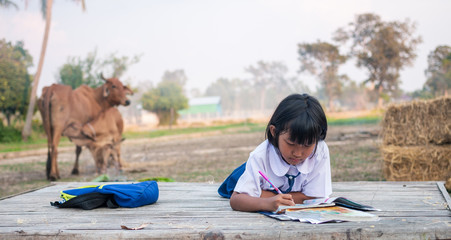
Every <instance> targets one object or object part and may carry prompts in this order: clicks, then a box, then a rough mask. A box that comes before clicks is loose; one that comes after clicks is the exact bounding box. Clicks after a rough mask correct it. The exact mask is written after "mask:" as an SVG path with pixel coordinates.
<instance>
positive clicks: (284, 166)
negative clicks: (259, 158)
mask: <svg viewBox="0 0 451 240" xmlns="http://www.w3.org/2000/svg"><path fill="white" fill-rule="evenodd" d="M268 145H269V151H268V154H269V156H268V157H269V159H270V160H269V165H270V166H271V169H272V171H273V172H274V174H276V175H277V176H279V177H282V176H285V174H287V173H288V170H289V169H290V166H291V165H290V164H288V163H286V162H285V161H284V160H283V158H282V154H281V153H280V151H279V149H278V148H276V147H274V146H273V145H272V144H271V143H269V144H268ZM314 156H315V154H313V153H312V154H310V156H309V157H308V158H307V159H305V161H304V162H302V163H300V164H298V165H296V166H295V167H296V168H297V169H298V171H299V172H301V173H302V174H307V173H310V172H311V171H313V168H314V166H315V162H314Z"/></svg>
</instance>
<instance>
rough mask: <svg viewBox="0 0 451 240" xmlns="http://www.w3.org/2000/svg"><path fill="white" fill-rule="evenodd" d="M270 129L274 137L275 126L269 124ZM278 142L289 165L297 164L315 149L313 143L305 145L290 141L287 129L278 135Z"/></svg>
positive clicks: (281, 152)
mask: <svg viewBox="0 0 451 240" xmlns="http://www.w3.org/2000/svg"><path fill="white" fill-rule="evenodd" d="M270 131H271V134H272V135H273V137H274V136H275V127H274V126H273V125H271V126H270ZM278 144H279V151H280V154H282V157H283V160H285V162H286V163H288V164H290V165H297V164H299V163H301V162H303V161H305V159H307V158H308V157H309V156H310V154H312V152H313V150H315V144H311V145H308V146H307V145H302V144H297V143H294V142H292V141H291V140H290V133H289V132H288V131H286V132H284V133H282V134H280V135H279V139H278Z"/></svg>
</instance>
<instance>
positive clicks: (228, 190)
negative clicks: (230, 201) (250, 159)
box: [218, 162, 246, 198]
mask: <svg viewBox="0 0 451 240" xmlns="http://www.w3.org/2000/svg"><path fill="white" fill-rule="evenodd" d="M244 170H246V162H245V163H243V164H242V165H241V166H239V167H238V168H236V169H235V170H233V172H232V173H231V174H230V175H229V176H228V177H227V178H226V179H225V180H224V182H223V183H222V184H221V186H220V187H219V189H218V193H219V195H221V196H223V197H225V198H230V197H231V196H232V193H233V190H234V189H235V186H236V183H237V182H238V179H240V177H241V175H243V173H244Z"/></svg>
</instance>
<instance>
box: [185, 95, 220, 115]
mask: <svg viewBox="0 0 451 240" xmlns="http://www.w3.org/2000/svg"><path fill="white" fill-rule="evenodd" d="M178 113H179V114H180V119H183V120H187V121H192V120H209V119H215V118H220V117H221V115H222V108H221V97H219V96H211V97H200V98H192V99H190V100H189V102H188V108H187V109H183V110H180V111H178Z"/></svg>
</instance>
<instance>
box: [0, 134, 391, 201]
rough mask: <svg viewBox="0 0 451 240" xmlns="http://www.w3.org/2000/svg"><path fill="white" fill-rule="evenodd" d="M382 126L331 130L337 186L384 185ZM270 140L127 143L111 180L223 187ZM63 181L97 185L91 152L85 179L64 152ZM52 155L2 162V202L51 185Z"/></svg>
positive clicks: (240, 137) (85, 156) (217, 137)
mask: <svg viewBox="0 0 451 240" xmlns="http://www.w3.org/2000/svg"><path fill="white" fill-rule="evenodd" d="M378 133H379V126H377V125H357V126H337V127H329V130H328V135H327V138H326V142H327V144H328V146H329V150H330V155H331V167H332V176H333V181H360V180H361V181H371V180H375V181H377V180H383V176H382V170H381V167H382V157H381V155H380V153H379V142H380V141H379V139H378ZM263 140H264V133H263V132H253V133H249V131H248V129H246V128H239V129H238V128H236V129H229V130H226V131H217V132H207V133H201V134H189V135H177V136H166V137H158V138H152V139H133V140H125V142H124V143H123V144H122V158H123V159H124V161H125V162H126V163H127V166H125V167H124V169H123V171H122V172H118V171H116V169H115V168H114V167H111V168H109V169H108V176H109V179H110V181H137V180H139V179H144V178H155V177H164V178H171V179H173V180H175V181H181V182H214V183H218V182H222V181H223V180H224V179H225V178H226V177H227V176H228V174H230V172H232V171H233V169H235V168H236V167H237V166H239V165H240V164H241V163H243V162H245V161H246V160H247V158H248V156H249V153H250V152H251V151H252V150H253V149H254V148H255V147H256V146H257V145H258V144H260V143H261V142H262V141H263ZM59 151H60V153H59V155H58V167H59V170H60V175H61V179H60V180H59V181H92V180H93V179H95V178H96V177H97V175H96V173H95V166H94V161H93V160H92V157H91V154H90V153H89V151H88V150H87V149H84V150H83V152H82V155H81V159H80V172H81V173H80V175H78V176H73V175H71V171H72V167H73V163H74V159H75V153H74V152H75V147H65V148H61V149H59ZM46 159H47V150H46V149H41V150H38V151H29V152H22V153H16V154H11V155H8V156H6V157H5V156H3V159H0V180H1V183H2V184H1V186H0V197H5V196H8V195H12V194H17V193H19V192H23V191H27V190H29V189H33V188H38V187H42V186H45V185H47V184H49V182H48V181H47V180H46V177H45V161H46Z"/></svg>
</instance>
